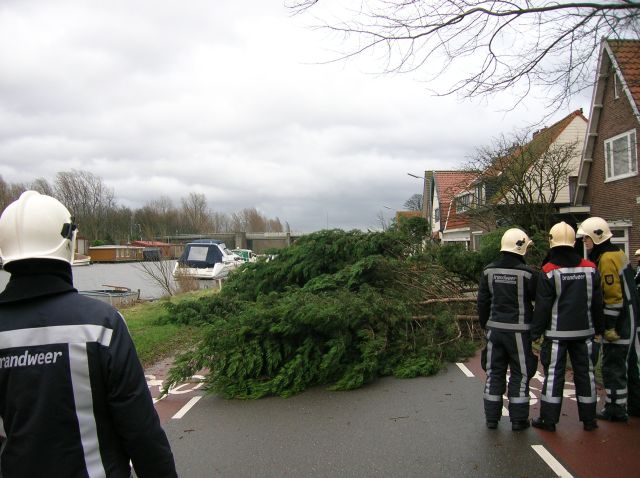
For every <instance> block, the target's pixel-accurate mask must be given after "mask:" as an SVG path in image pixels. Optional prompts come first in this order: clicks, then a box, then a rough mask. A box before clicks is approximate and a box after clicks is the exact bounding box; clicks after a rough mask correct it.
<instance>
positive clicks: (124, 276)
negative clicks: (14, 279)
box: [0, 261, 174, 299]
mask: <svg viewBox="0 0 640 478" xmlns="http://www.w3.org/2000/svg"><path fill="white" fill-rule="evenodd" d="M173 262H174V261H170V264H169V266H170V269H169V270H173ZM171 280H173V279H171ZM8 281H9V273H8V272H7V271H4V270H0V290H4V288H5V286H6V285H7V282H8ZM73 284H74V286H75V288H76V289H78V290H102V289H109V286H118V287H128V288H129V289H131V290H140V298H141V299H158V298H160V297H162V296H163V295H166V293H165V292H164V291H163V289H162V288H161V287H160V286H159V285H157V284H155V283H154V281H153V280H152V279H151V278H150V277H149V275H148V274H146V273H145V272H144V270H143V269H142V266H141V263H138V262H126V263H120V264H91V265H88V266H76V267H73Z"/></svg>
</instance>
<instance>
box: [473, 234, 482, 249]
mask: <svg viewBox="0 0 640 478" xmlns="http://www.w3.org/2000/svg"><path fill="white" fill-rule="evenodd" d="M481 239H482V232H473V233H471V245H472V247H473V250H474V251H479V250H480V240H481Z"/></svg>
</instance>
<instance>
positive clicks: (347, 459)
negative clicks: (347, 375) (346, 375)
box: [164, 364, 556, 478]
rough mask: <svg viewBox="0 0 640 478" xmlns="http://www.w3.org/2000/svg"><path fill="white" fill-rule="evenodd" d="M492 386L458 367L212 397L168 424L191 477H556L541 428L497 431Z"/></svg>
mask: <svg viewBox="0 0 640 478" xmlns="http://www.w3.org/2000/svg"><path fill="white" fill-rule="evenodd" d="M482 391H483V382H482V380H479V379H478V377H466V376H465V375H464V374H463V373H462V372H461V370H460V369H459V368H458V367H456V365H455V364H449V365H448V366H447V370H446V371H444V372H442V373H440V374H439V375H437V376H435V377H426V378H417V379H412V380H398V379H393V378H386V379H382V380H379V381H377V382H375V383H374V384H372V385H370V386H367V387H364V388H362V389H360V390H355V391H351V392H329V391H326V390H324V389H321V388H317V389H313V390H310V391H307V392H305V393H302V394H300V395H298V396H294V397H292V398H289V399H282V398H275V397H274V398H267V399H261V400H254V401H239V400H223V399H221V398H218V397H214V396H205V397H203V398H202V399H201V400H200V401H199V402H198V403H197V405H196V406H194V407H193V409H191V410H190V411H189V412H188V413H187V414H186V415H185V416H184V417H182V418H181V419H179V420H169V421H168V422H166V423H165V425H164V427H165V430H166V432H167V435H168V437H169V440H170V442H171V445H172V448H173V452H174V454H175V457H176V462H177V466H178V470H179V474H180V476H181V477H188V478H200V477H202V478H205V477H207V478H209V477H258V476H259V477H286V476H291V477H329V476H331V477H485V476H486V477H493V478H500V477H505V478H506V477H509V478H512V477H547V476H556V474H555V473H554V472H553V471H552V470H551V469H550V468H549V466H548V465H547V464H546V463H545V462H544V461H543V460H542V459H541V458H540V457H539V456H538V455H537V453H536V452H535V451H534V450H533V448H532V445H536V444H540V443H541V440H540V438H539V436H538V435H537V434H536V433H535V432H534V431H533V430H532V429H529V430H526V431H524V432H517V433H514V432H512V431H511V427H510V424H509V422H508V421H507V420H504V419H503V420H502V421H501V423H500V428H499V429H498V430H487V429H486V427H485V424H484V413H483V409H482Z"/></svg>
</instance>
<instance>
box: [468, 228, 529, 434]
mask: <svg viewBox="0 0 640 478" xmlns="http://www.w3.org/2000/svg"><path fill="white" fill-rule="evenodd" d="M531 243H532V241H531V240H530V239H529V237H528V236H527V234H526V233H525V232H524V231H522V230H520V229H517V228H512V229H509V230H507V231H506V232H505V233H504V234H503V236H502V240H501V242H500V251H501V257H500V259H498V260H497V261H496V262H493V263H491V264H489V265H488V266H486V267H485V269H484V271H483V273H482V277H481V279H480V288H479V291H478V315H479V317H480V325H481V326H482V328H483V329H485V330H486V338H487V345H486V347H485V349H484V350H483V354H482V355H483V357H482V367H483V368H484V369H485V371H486V373H487V380H486V383H485V388H484V397H483V398H484V411H485V418H486V422H487V427H488V428H490V429H495V428H497V427H498V422H499V421H500V417H501V416H502V396H503V394H504V393H505V389H506V388H507V386H506V375H507V369H509V371H510V376H509V387H508V393H507V398H508V400H509V418H510V420H511V429H512V430H513V431H520V430H525V429H527V428H528V427H529V381H530V380H531V377H532V376H533V374H535V371H536V367H537V359H536V357H535V355H534V354H533V351H532V348H531V338H530V335H529V326H530V323H531V318H532V313H533V304H532V302H533V300H534V298H535V286H536V278H537V277H536V272H535V271H534V270H533V269H531V268H530V267H529V266H527V265H526V264H525V261H524V255H525V254H526V252H527V248H528V247H529V245H530V244H531Z"/></svg>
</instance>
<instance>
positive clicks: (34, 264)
mask: <svg viewBox="0 0 640 478" xmlns="http://www.w3.org/2000/svg"><path fill="white" fill-rule="evenodd" d="M76 234H77V228H76V225H75V223H74V220H73V217H72V216H71V214H70V213H69V211H68V210H67V208H66V207H65V206H64V205H63V204H61V203H60V202H59V201H58V200H56V199H54V198H52V197H50V196H45V195H42V194H39V193H37V192H36V191H26V192H24V193H23V194H22V195H21V196H20V198H19V199H18V200H17V201H14V202H13V203H11V204H10V205H9V206H7V208H6V209H5V210H4V212H3V213H2V216H0V255H1V256H2V260H3V263H4V268H5V269H6V270H7V271H8V272H9V273H10V274H11V277H10V279H9V283H8V284H7V286H6V288H5V290H4V291H3V292H2V293H0V424H3V425H4V430H5V433H6V440H5V441H4V443H3V444H2V446H1V447H0V476H3V477H7V478H39V477H54V478H57V477H60V478H62V477H64V478H67V477H96V478H98V477H103V478H104V477H109V478H129V477H130V476H131V467H130V464H131V463H132V464H133V467H134V469H135V472H136V475H137V476H138V477H140V478H143V477H145V478H147V477H148V478H160V477H162V478H174V477H176V476H177V473H176V470H175V464H174V460H173V454H172V453H171V448H170V446H169V442H168V441H167V437H166V435H165V433H164V431H163V430H162V428H161V426H160V420H159V418H158V414H157V413H156V411H155V409H154V406H153V402H152V399H151V395H150V394H149V389H148V387H147V384H146V380H145V377H144V371H143V369H142V366H141V365H140V362H139V360H138V356H137V355H136V351H135V348H134V345H133V341H132V340H131V336H130V335H129V332H128V330H127V326H126V324H125V322H124V319H123V318H122V316H121V315H120V314H119V313H118V311H117V310H116V309H114V308H113V307H111V306H110V305H108V304H106V303H104V302H99V301H97V300H95V299H90V298H88V297H84V296H82V295H80V294H78V292H77V290H76V289H75V288H74V287H73V280H72V272H71V262H72V260H73V255H74V244H75V238H76Z"/></svg>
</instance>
